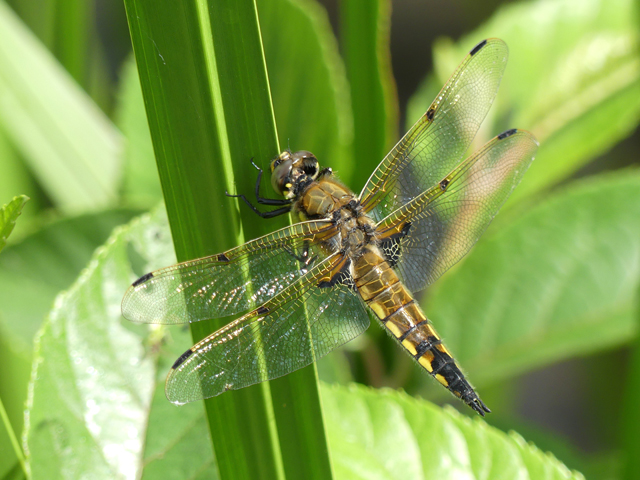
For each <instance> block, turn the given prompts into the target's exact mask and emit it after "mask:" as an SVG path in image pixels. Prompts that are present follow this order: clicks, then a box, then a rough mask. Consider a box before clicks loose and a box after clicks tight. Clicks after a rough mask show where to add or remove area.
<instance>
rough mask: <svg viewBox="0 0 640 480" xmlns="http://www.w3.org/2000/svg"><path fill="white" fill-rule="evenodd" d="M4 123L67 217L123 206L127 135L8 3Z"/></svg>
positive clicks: (3, 25) (0, 7) (1, 74)
mask: <svg viewBox="0 0 640 480" xmlns="http://www.w3.org/2000/svg"><path fill="white" fill-rule="evenodd" d="M0 124H2V126H3V128H4V130H5V131H6V132H7V134H8V135H9V136H10V138H11V140H12V141H13V143H14V144H15V145H16V147H17V148H18V149H19V151H20V153H21V154H22V155H23V156H24V158H25V159H26V161H27V162H28V163H29V166H30V168H31V171H32V172H34V175H35V176H36V177H37V179H38V181H39V182H40V184H41V185H42V187H43V188H44V189H45V191H46V192H47V194H48V195H49V196H50V197H51V199H52V200H53V201H54V203H55V204H56V206H57V207H59V208H60V209H62V210H63V211H65V212H81V211H86V210H92V209H97V208H100V207H104V206H107V205H110V204H113V203H114V202H115V201H116V199H117V186H118V180H119V174H120V171H119V169H120V150H121V142H122V140H121V136H120V133H119V132H118V131H117V130H116V129H115V128H114V127H113V124H112V123H111V122H110V121H109V119H108V118H107V117H106V116H105V115H104V114H103V113H102V112H101V111H100V110H99V109H98V108H97V107H96V105H95V104H94V103H93V102H92V100H91V99H90V98H89V97H88V96H87V95H86V94H85V93H84V92H83V91H82V90H81V89H80V88H78V86H77V85H76V84H75V83H74V82H73V80H71V78H70V77H69V75H68V74H67V73H66V72H65V71H64V70H63V69H62V68H61V67H60V65H59V64H58V63H57V62H56V61H55V60H54V59H53V57H52V55H51V54H50V53H49V52H48V51H47V50H46V49H45V48H44V47H43V46H42V45H41V44H40V43H39V42H38V40H37V39H36V38H35V37H34V35H33V34H32V33H31V32H29V31H28V30H27V29H26V28H25V26H24V25H23V24H22V23H21V22H20V20H19V19H18V18H17V17H16V15H15V14H14V13H13V12H12V11H11V9H10V8H9V7H7V5H6V4H5V3H3V2H0Z"/></svg>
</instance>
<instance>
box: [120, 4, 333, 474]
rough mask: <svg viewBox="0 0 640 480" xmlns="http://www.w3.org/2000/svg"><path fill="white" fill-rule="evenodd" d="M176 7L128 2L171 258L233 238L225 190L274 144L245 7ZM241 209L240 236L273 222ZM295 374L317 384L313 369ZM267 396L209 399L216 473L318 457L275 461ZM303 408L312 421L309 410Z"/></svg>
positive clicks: (243, 181) (255, 470) (253, 22)
mask: <svg viewBox="0 0 640 480" xmlns="http://www.w3.org/2000/svg"><path fill="white" fill-rule="evenodd" d="M173 8H174V9H173V10H172V9H162V10H158V8H157V6H156V4H155V3H152V2H134V1H132V2H128V3H127V12H128V17H129V20H130V27H131V31H132V38H133V41H134V49H135V53H136V59H137V62H138V66H139V68H140V72H141V80H142V89H143V92H144V94H145V97H146V102H145V103H146V105H147V114H148V116H149V119H150V127H151V135H152V139H153V142H154V149H155V151H156V156H157V159H158V166H159V171H160V178H161V181H162V184H163V190H164V193H165V199H166V203H167V210H168V212H169V218H170V220H171V225H172V232H173V238H174V241H175V242H176V251H177V252H178V256H179V258H181V259H186V258H193V257H198V256H203V255H205V254H211V253H214V252H216V251H221V250H223V249H226V248H229V247H231V246H233V245H234V244H236V243H237V242H238V241H240V240H241V238H240V237H239V236H238V232H239V230H240V225H239V224H238V217H237V213H236V205H237V204H236V203H235V202H231V201H230V200H229V199H228V198H227V197H226V196H225V195H224V191H225V190H226V189H228V190H229V191H231V192H236V191H238V192H251V191H252V190H253V184H254V182H255V178H256V176H255V175H256V172H255V170H254V169H253V168H252V167H251V165H250V164H249V160H250V159H251V158H252V157H253V158H254V160H255V161H256V163H258V164H261V165H262V166H263V168H264V167H266V166H267V165H268V161H270V160H271V158H273V157H274V156H275V155H277V153H278V145H277V139H276V131H275V125H274V119H273V112H272V108H271V102H270V98H269V95H268V91H269V90H268V82H267V78H266V70H265V63H264V57H263V55H262V45H261V41H260V36H259V29H258V23H257V22H258V18H257V14H256V10H255V5H254V4H253V2H246V1H245V2H242V3H238V2H236V3H234V4H233V8H231V7H230V4H227V3H224V2H223V3H220V2H218V3H215V4H211V5H210V6H209V10H207V9H205V8H204V7H202V6H201V5H198V4H193V5H192V4H189V3H184V4H181V5H178V6H175V7H173ZM168 32H171V33H168ZM173 35H175V37H174V36H173ZM185 52H186V53H185ZM168 65H171V66H172V68H167V66H168ZM194 114H197V115H194ZM232 159H233V161H232ZM234 173H235V175H234ZM232 178H235V179H236V181H235V184H234V182H233V180H232ZM241 212H242V214H243V217H245V221H244V222H243V223H242V231H243V233H244V237H246V238H252V237H255V236H258V235H260V234H263V233H265V232H267V231H270V230H272V229H273V228H276V226H277V224H278V222H263V221H262V220H258V221H256V217H255V216H254V214H253V213H251V212H248V210H247V209H241ZM230 219H232V220H231V221H230ZM280 224H282V223H280ZM220 324H221V322H217V325H218V326H219V325H220ZM192 329H193V331H194V338H202V337H203V336H204V335H206V334H208V333H210V332H211V331H212V326H211V325H193V326H192ZM307 377H308V378H307ZM292 378H298V379H299V381H302V382H306V381H308V380H309V378H311V381H310V383H309V384H313V383H314V382H315V376H314V371H313V369H312V368H311V369H304V370H303V371H301V372H296V374H295V377H292ZM289 381H290V379H289V377H287V378H286V379H283V380H281V382H285V385H286V382H289ZM282 390H283V391H284V390H286V389H285V388H283V389H282ZM268 392H269V390H268V385H265V384H263V385H258V386H254V387H250V388H247V389H243V390H240V391H237V392H228V393H225V394H224V395H222V396H220V397H217V398H215V399H211V400H209V401H207V402H206V405H207V410H208V418H209V424H210V429H211V432H212V435H211V437H212V442H213V445H214V451H215V454H216V458H217V462H218V466H219V469H220V475H221V478H279V477H280V476H281V475H282V473H283V472H286V471H288V470H289V469H290V468H293V469H298V468H300V466H304V460H305V458H307V457H308V456H310V455H319V452H318V450H317V449H314V451H312V449H311V448H305V449H304V454H305V456H303V457H302V458H299V457H294V456H292V455H287V454H286V452H285V451H283V453H284V455H283V458H281V457H280V446H279V442H278V432H276V429H275V428H274V427H275V425H274V423H273V420H272V418H273V415H274V412H273V411H272V410H271V398H270V397H269V395H268ZM315 396H316V397H317V393H316V394H315ZM317 405H319V402H316V406H317ZM311 406H313V404H310V407H309V408H311ZM187 408H188V407H187ZM311 412H312V413H313V414H314V415H315V417H320V416H321V413H320V411H319V410H318V409H317V408H316V409H314V410H312V411H311ZM275 419H276V422H277V423H278V428H280V426H281V425H280V424H281V423H282V422H284V423H282V428H283V429H285V430H287V432H288V434H291V435H294V436H293V437H288V438H287V441H288V442H291V443H292V444H293V445H306V444H307V443H308V436H307V437H306V438H305V439H303V440H300V439H298V438H297V437H296V436H295V435H299V433H296V432H297V431H298V429H297V428H295V426H294V425H295V423H294V422H295V421H296V418H294V417H293V416H292V415H291V414H290V413H289V412H288V411H283V412H275ZM289 427H291V428H289ZM319 438H322V435H320V437H319ZM324 451H325V453H324V455H325V457H326V447H325V448H324ZM320 455H322V452H320ZM316 458H319V457H316ZM320 458H321V457H320ZM325 463H326V464H328V460H326V459H325ZM312 466H314V465H312ZM307 468H308V467H307ZM296 471H297V470H296Z"/></svg>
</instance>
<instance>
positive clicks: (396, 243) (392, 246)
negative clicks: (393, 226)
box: [380, 222, 411, 267]
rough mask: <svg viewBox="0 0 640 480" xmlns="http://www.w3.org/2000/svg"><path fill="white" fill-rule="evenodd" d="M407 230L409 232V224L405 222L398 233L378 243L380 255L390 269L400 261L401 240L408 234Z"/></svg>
mask: <svg viewBox="0 0 640 480" xmlns="http://www.w3.org/2000/svg"><path fill="white" fill-rule="evenodd" d="M409 230H411V222H406V223H405V224H404V225H403V226H402V230H400V232H398V233H394V234H393V235H391V236H390V237H389V238H386V239H385V240H384V241H382V242H380V248H381V249H382V254H383V255H384V258H385V260H386V261H387V262H388V263H389V265H390V266H391V267H395V266H396V265H397V264H398V262H399V261H400V256H401V255H402V239H403V238H404V237H406V236H407V235H408V234H409Z"/></svg>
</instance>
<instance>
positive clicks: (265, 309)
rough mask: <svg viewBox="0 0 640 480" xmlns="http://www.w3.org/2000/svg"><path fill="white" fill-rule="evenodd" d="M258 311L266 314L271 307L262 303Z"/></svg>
mask: <svg viewBox="0 0 640 480" xmlns="http://www.w3.org/2000/svg"><path fill="white" fill-rule="evenodd" d="M256 312H257V314H258V315H264V314H266V313H269V309H268V308H267V307H265V306H264V305H262V306H261V307H258V309H257V310H256Z"/></svg>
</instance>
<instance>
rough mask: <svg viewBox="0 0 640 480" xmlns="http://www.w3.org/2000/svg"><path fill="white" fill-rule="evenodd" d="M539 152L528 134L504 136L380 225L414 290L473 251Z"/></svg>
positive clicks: (389, 252)
mask: <svg viewBox="0 0 640 480" xmlns="http://www.w3.org/2000/svg"><path fill="white" fill-rule="evenodd" d="M537 148H538V142H537V141H536V139H535V138H534V137H533V135H531V134H530V133H529V132H526V131H517V130H509V131H507V132H504V133H502V134H500V135H498V136H497V137H495V138H494V139H493V140H491V141H489V142H488V143H487V144H486V145H485V146H484V147H482V148H481V149H480V150H479V151H478V152H477V153H476V154H474V155H472V156H471V157H469V158H467V159H466V160H465V161H464V162H462V163H461V164H460V165H459V166H458V167H456V168H455V169H454V170H453V171H452V172H451V173H450V174H449V175H447V176H446V177H444V178H443V179H441V181H440V182H439V183H438V184H437V185H436V187H434V188H432V189H430V190H428V191H427V192H424V193H423V194H422V195H420V196H419V197H416V198H415V199H414V200H412V201H411V202H409V203H407V204H406V205H404V206H403V207H401V208H400V209H398V210H396V211H395V212H393V213H392V214H391V215H389V216H388V217H387V218H385V219H384V220H383V221H382V222H380V223H379V225H378V227H377V229H378V231H379V232H380V233H381V235H382V236H383V237H384V236H388V238H389V239H388V240H384V241H383V243H382V249H383V252H384V253H385V255H387V258H391V259H392V263H393V264H395V268H396V270H397V271H398V272H399V273H400V275H401V277H402V280H403V281H404V282H405V284H406V285H407V287H408V288H409V289H410V290H412V291H414V292H415V291H419V290H422V289H423V288H425V287H426V286H427V285H428V284H430V283H432V282H434V281H435V280H436V279H437V278H438V277H440V275H442V274H443V273H444V272H445V271H447V270H448V269H449V268H450V267H451V266H452V265H454V264H455V263H456V262H458V261H459V260H460V259H461V258H462V257H463V256H464V255H465V254H466V253H467V252H468V251H469V250H470V249H471V247H472V246H473V245H474V244H475V243H476V242H477V241H478V239H479V238H480V236H481V235H482V233H483V232H484V231H485V229H486V228H487V226H488V225H489V223H491V220H492V219H493V217H495V215H496V214H497V213H498V210H499V209H500V207H501V206H502V205H503V204H504V202H505V201H506V200H507V198H508V197H509V195H510V194H511V192H512V191H513V189H514V188H515V187H516V186H517V185H518V183H520V180H521V179H522V176H523V175H524V173H525V172H526V171H527V169H528V168H529V165H530V164H531V162H532V161H533V158H534V156H535V153H536V150H537ZM394 234H395V235H394Z"/></svg>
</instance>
